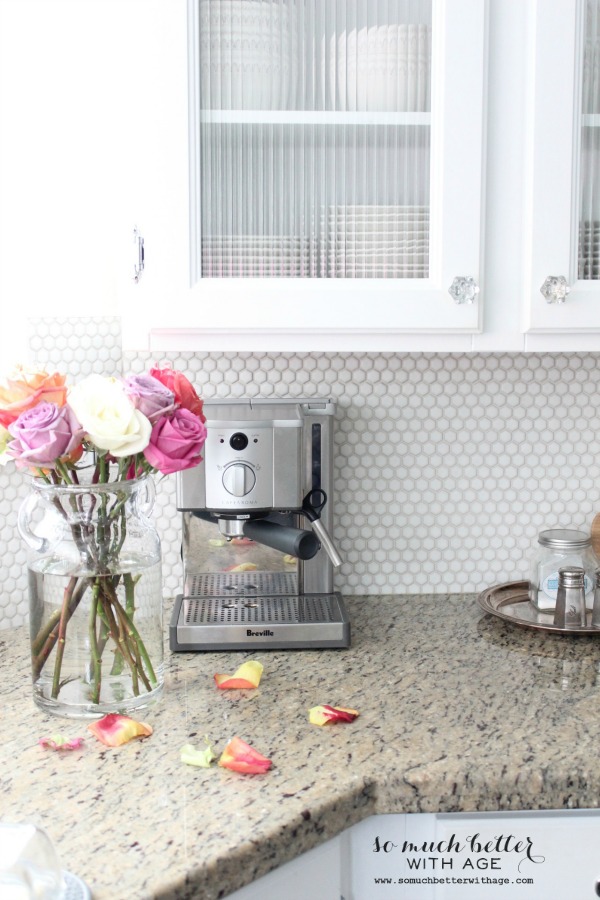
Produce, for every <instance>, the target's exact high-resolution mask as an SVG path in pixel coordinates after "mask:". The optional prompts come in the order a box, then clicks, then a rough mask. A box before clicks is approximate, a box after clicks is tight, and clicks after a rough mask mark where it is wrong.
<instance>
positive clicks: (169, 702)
mask: <svg viewBox="0 0 600 900" xmlns="http://www.w3.org/2000/svg"><path fill="white" fill-rule="evenodd" d="M347 606H348V611H349V614H350V618H351V621H352V629H353V645H352V647H351V649H349V650H316V651H271V652H262V653H259V652H256V651H255V652H254V653H252V652H248V653H240V652H231V653H218V654H217V653H215V654H171V653H170V652H168V653H167V663H168V666H167V678H166V687H165V694H164V697H163V699H162V700H161V702H160V703H159V704H158V705H157V706H156V707H153V708H150V709H149V710H147V711H145V713H144V714H143V715H140V716H139V718H141V719H144V720H145V721H148V722H149V723H150V724H151V725H152V726H153V728H154V734H153V736H152V737H151V738H149V739H147V740H145V741H137V742H132V743H130V744H127V745H125V746H124V747H121V748H118V749H109V748H106V747H103V746H102V745H101V744H99V743H97V742H96V741H95V739H94V738H93V737H91V736H90V739H89V740H87V741H86V744H85V747H84V748H83V749H82V750H79V751H74V752H72V753H62V754H59V753H54V752H52V751H47V750H43V749H42V748H41V747H39V746H38V743H37V742H38V738H40V737H42V736H45V735H48V734H52V733H54V732H56V731H61V732H64V733H67V734H68V735H69V736H76V735H79V734H86V731H85V723H79V722H73V721H68V720H65V719H55V718H52V717H48V716H46V715H45V714H43V713H42V712H41V711H39V710H38V709H37V708H36V707H35V706H34V704H33V701H32V699H31V688H30V673H29V656H28V646H27V635H26V632H25V629H14V630H6V631H2V632H0V671H1V677H0V704H1V706H0V709H1V718H0V819H3V820H5V821H33V822H37V823H39V824H42V825H44V826H45V827H46V828H47V829H48V831H49V833H50V836H51V837H52V838H53V840H54V842H55V844H56V846H57V849H58V852H59V854H60V857H61V859H62V861H63V865H64V866H65V868H68V869H70V870H71V871H73V872H74V873H75V874H77V875H79V876H80V877H82V878H84V879H85V880H86V881H87V882H88V884H89V885H90V887H91V888H92V891H93V894H94V897H95V900H109V898H110V900H113V898H114V897H115V896H120V897H128V898H129V900H148V898H151V897H152V898H191V897H198V896H202V897H203V898H205V900H214V898H218V897H223V896H226V895H227V894H228V893H230V892H232V891H234V890H236V889H237V888H239V887H241V886H242V885H243V884H245V883H247V882H249V881H251V880H253V879H255V878H257V877H260V876H261V875H263V874H265V873H266V872H267V871H269V870H270V869H272V868H274V867H276V866H278V865H280V864H282V863H284V862H286V861H287V860H289V859H291V858H293V857H294V856H297V855H299V854H300V853H302V852H303V851H305V850H309V849H310V848H312V847H314V846H316V845H317V844H319V843H320V842H322V841H324V840H326V839H328V838H330V837H333V836H334V835H335V834H337V833H339V832H340V831H342V830H343V829H344V828H347V827H348V826H350V825H352V824H353V823H355V822H357V821H359V820H360V819H362V818H364V817H366V816H369V815H373V814H376V813H393V812H433V811H446V812H455V811H473V810H480V811H483V810H514V809H558V808H596V807H598V806H599V805H600V767H599V766H598V765H597V762H596V761H597V748H598V745H599V743H600V716H598V701H599V699H600V675H599V672H600V639H598V638H595V637H589V636H574V635H573V636H571V635H569V636H561V635H552V634H547V633H544V632H536V631H529V630H526V629H520V628H517V627H513V626H511V625H509V624H506V623H504V622H502V621H500V620H499V619H496V618H494V617H491V616H487V615H484V614H483V613H482V612H481V610H480V609H479V607H478V606H477V603H476V598H475V596H473V595H461V596H457V595H452V596H449V597H447V596H441V595H434V596H429V595H421V596H396V597H390V596H385V597H352V598H347ZM165 631H166V628H165ZM249 658H258V659H260V660H261V661H262V662H263V664H264V667H265V670H264V675H263V678H262V681H261V684H260V687H259V689H258V690H256V691H218V690H217V689H216V687H215V685H214V682H213V678H212V676H213V674H214V673H215V672H231V671H234V669H235V668H237V666H238V665H239V664H240V663H241V662H242V661H243V660H245V659H249ZM319 703H330V704H333V705H339V706H348V707H352V708H354V709H357V710H359V711H360V716H359V718H358V719H356V721H355V722H353V723H351V724H347V725H336V726H327V727H323V728H318V727H315V726H312V725H309V724H308V721H307V715H306V711H307V709H308V708H309V707H311V706H314V705H316V704H319ZM204 734H207V735H209V737H210V739H211V741H212V742H213V744H214V745H215V746H216V748H217V749H218V750H220V749H222V748H223V746H224V744H225V743H226V742H227V740H228V739H229V738H231V737H233V736H234V735H238V736H239V737H241V738H243V739H244V740H245V741H247V742H248V743H250V744H252V745H253V746H254V747H255V748H256V749H257V750H259V751H260V752H262V753H264V754H265V755H266V756H269V757H270V758H271V759H272V760H273V768H272V770H271V771H270V772H268V773H266V774H264V775H256V776H243V775H239V774H236V773H234V772H230V771H227V770H225V769H221V768H212V769H210V770H206V769H198V768H193V767H190V766H186V765H183V764H182V763H181V762H180V748H181V747H182V745H183V744H185V743H188V742H191V743H196V744H197V745H200V744H201V742H202V736H203V735H204Z"/></svg>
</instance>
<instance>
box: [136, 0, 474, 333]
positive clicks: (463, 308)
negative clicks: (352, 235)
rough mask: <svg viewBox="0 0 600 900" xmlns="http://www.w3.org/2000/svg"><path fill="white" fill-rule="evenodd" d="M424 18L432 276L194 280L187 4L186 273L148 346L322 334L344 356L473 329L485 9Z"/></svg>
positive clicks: (195, 142)
mask: <svg viewBox="0 0 600 900" xmlns="http://www.w3.org/2000/svg"><path fill="white" fill-rule="evenodd" d="M433 15H434V19H433V21H434V32H433V47H432V113H431V129H432V134H431V208H430V222H431V233H430V277H429V278H427V279H366V278H365V279H362V278H360V279H322V278H310V279H294V278H264V279H258V278H248V279H245V278H221V279H217V278H211V279H202V278H199V262H198V260H199V248H200V223H199V221H198V218H199V216H198V209H197V207H196V204H195V202H194V197H196V196H197V192H198V190H199V166H200V158H199V157H200V153H199V139H198V138H199V118H200V115H201V112H200V107H199V97H198V92H199V79H198V77H197V72H198V61H199V46H198V44H199V40H198V36H199V23H198V18H199V3H198V0H187V21H188V86H189V91H188V98H189V102H188V121H189V148H190V152H189V163H190V165H189V178H188V182H189V184H188V187H189V198H190V208H189V233H188V235H187V236H184V235H183V234H181V235H180V239H182V240H187V247H188V250H189V260H190V266H189V272H188V282H187V284H186V285H185V286H184V285H182V284H179V285H176V284H175V283H173V282H172V281H171V282H170V283H169V284H168V285H167V284H165V285H164V286H163V292H164V290H167V289H168V290H169V295H170V301H169V304H168V307H169V308H168V309H165V308H164V304H160V303H152V308H153V313H152V317H151V339H150V343H151V344H152V343H154V344H155V345H156V346H158V345H159V344H160V343H161V342H162V345H163V346H164V345H165V341H166V342H167V344H168V345H170V346H173V347H175V346H180V347H182V349H183V347H184V345H185V347H186V348H187V349H193V348H197V349H202V348H204V347H207V346H208V343H207V341H208V340H209V338H210V336H211V335H212V336H213V340H212V344H213V345H214V337H215V336H216V335H223V334H224V333H226V332H232V331H233V332H235V333H236V334H237V335H240V336H241V337H242V343H243V336H245V339H246V341H248V342H249V344H248V345H249V346H251V347H252V346H254V347H255V348H258V345H257V344H256V337H257V336H258V335H261V336H262V337H263V338H264V337H267V338H268V337H269V336H270V337H274V336H276V335H278V334H279V335H288V336H289V335H291V336H293V337H294V338H295V339H297V338H298V337H299V336H301V335H307V336H308V335H314V334H315V333H318V334H320V335H327V336H328V338H329V340H328V344H327V346H328V347H329V348H330V349H333V350H335V349H344V346H345V345H344V341H343V337H340V336H343V335H354V336H362V337H365V336H368V335H371V336H375V345H376V344H377V336H381V339H382V346H387V343H388V341H389V339H390V334H402V333H404V334H407V335H410V334H430V335H436V334H444V335H450V336H452V335H456V336H460V335H471V334H474V333H478V332H480V331H481V328H482V296H483V287H484V286H483V285H482V284H481V277H482V271H483V269H482V247H483V232H484V228H483V203H484V174H485V171H484V160H485V112H486V110H485V103H486V90H487V83H486V60H487V0H485V2H481V0H433ZM457 61H460V64H457ZM302 115H306V114H302ZM344 115H346V114H344V113H338V114H337V116H344ZM352 115H353V116H354V117H355V118H356V116H357V115H361V116H363V115H364V116H368V117H369V118H370V117H371V116H372V117H373V119H375V117H376V116H377V114H350V116H352ZM387 115H389V114H387ZM398 115H400V114H398ZM385 116H386V114H383V115H382V117H381V118H385ZM350 120H351V119H350ZM379 120H380V119H378V121H379ZM464 275H472V276H473V277H474V278H475V279H476V280H477V282H478V284H479V285H480V288H481V293H480V294H479V297H478V299H477V300H476V302H475V303H474V304H473V305H467V304H464V305H457V304H456V303H455V302H454V300H453V299H452V297H451V296H450V294H449V293H448V289H449V287H450V284H451V283H452V280H453V279H454V278H455V277H456V276H464ZM145 277H146V275H145ZM147 280H150V278H149V277H148V279H147ZM157 287H158V286H157ZM148 290H150V292H151V293H154V290H155V289H153V288H150V286H148V288H147V291H148ZM147 326H148V322H146V335H147V334H148V330H147ZM128 333H129V334H130V335H131V334H132V332H131V329H129V332H128ZM177 335H179V336H180V337H182V339H183V340H182V342H180V341H179V340H178V338H177ZM133 339H135V337H134V338H133ZM140 339H141V334H140ZM138 343H139V340H138Z"/></svg>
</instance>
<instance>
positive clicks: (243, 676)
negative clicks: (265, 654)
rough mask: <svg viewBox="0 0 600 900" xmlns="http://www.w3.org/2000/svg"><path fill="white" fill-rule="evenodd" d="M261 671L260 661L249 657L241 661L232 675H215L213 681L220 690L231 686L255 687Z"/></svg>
mask: <svg viewBox="0 0 600 900" xmlns="http://www.w3.org/2000/svg"><path fill="white" fill-rule="evenodd" d="M262 673H263V666H262V663H259V662H258V660H255V659H251V660H249V661H248V662H245V663H243V664H242V665H241V666H240V667H239V669H236V671H235V672H234V673H233V675H215V676H214V678H215V683H216V685H217V687H218V688H221V690H227V689H231V688H257V687H258V685H259V684H260V678H261V675H262Z"/></svg>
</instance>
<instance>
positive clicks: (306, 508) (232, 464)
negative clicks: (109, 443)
mask: <svg viewBox="0 0 600 900" xmlns="http://www.w3.org/2000/svg"><path fill="white" fill-rule="evenodd" d="M334 412H335V405H334V403H333V402H332V401H331V400H323V399H315V400H310V399H302V400H266V399H265V400H212V401H210V400H209V401H206V402H205V404H204V413H205V415H206V428H207V437H206V442H205V445H204V450H203V455H204V459H203V461H202V462H201V463H200V465H199V466H197V467H195V468H193V469H187V470H185V471H183V472H179V473H178V474H177V508H178V509H179V510H180V511H181V513H182V534H183V540H182V558H183V578H184V587H183V593H181V594H179V595H178V596H177V598H176V602H175V607H174V610H173V616H172V619H171V624H170V631H169V638H170V646H171V649H172V650H175V651H215V650H247V649H249V648H251V647H252V648H257V647H258V648H261V649H310V648H317V647H339V648H342V647H349V646H350V622H349V620H348V615H347V612H346V609H345V606H344V601H343V598H342V596H341V595H340V594H339V593H338V592H337V591H334V589H333V572H334V569H335V568H337V567H338V566H340V565H341V559H340V557H339V554H338V552H337V550H336V548H335V546H334V544H333V542H332V540H331V529H332V521H333V504H332V495H333V492H332V487H333V484H332V482H333V422H334Z"/></svg>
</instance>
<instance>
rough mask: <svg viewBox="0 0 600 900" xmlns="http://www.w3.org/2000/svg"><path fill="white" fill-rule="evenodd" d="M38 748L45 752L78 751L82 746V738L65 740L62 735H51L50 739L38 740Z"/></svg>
mask: <svg viewBox="0 0 600 900" xmlns="http://www.w3.org/2000/svg"><path fill="white" fill-rule="evenodd" d="M38 743H39V745H40V747H45V748H46V749H47V750H79V748H80V747H81V745H82V744H83V738H81V737H78V738H70V739H69V738H66V737H64V735H62V734H53V735H52V737H46V738H40V739H39V741H38Z"/></svg>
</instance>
